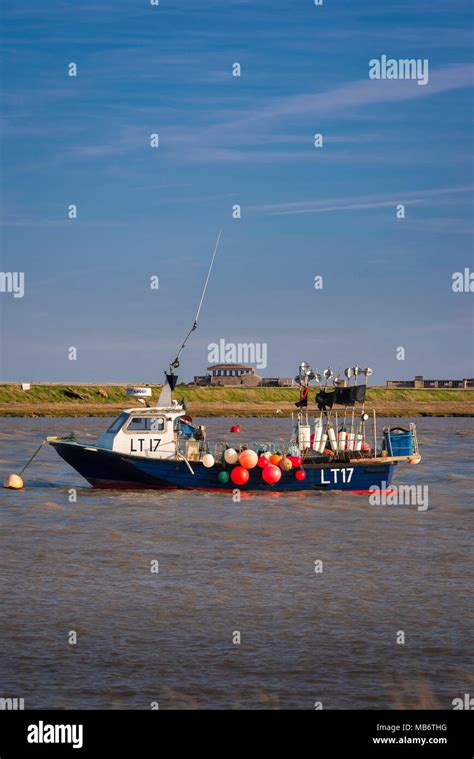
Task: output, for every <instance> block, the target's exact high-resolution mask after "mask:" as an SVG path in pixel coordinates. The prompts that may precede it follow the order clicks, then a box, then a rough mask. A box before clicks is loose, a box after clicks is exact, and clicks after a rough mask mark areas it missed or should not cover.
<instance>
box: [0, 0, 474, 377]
mask: <svg viewBox="0 0 474 759" xmlns="http://www.w3.org/2000/svg"><path fill="white" fill-rule="evenodd" d="M472 20H473V19H472V7H471V3H470V2H467V1H466V2H465V1H464V0H449V2H446V1H441V0H393V2H392V0H384V2H383V3H382V2H380V0H361V1H360V2H358V1H357V0H324V2H323V5H322V6H315V5H314V0H291V2H290V0H287V1H286V2H285V1H284V0H226V2H223V1H222V0H200V2H196V0H160V3H159V5H158V6H152V5H151V3H150V0H97V2H88V0H83V2H81V3H77V2H74V1H73V0H70V1H66V0H35V3H21V2H18V0H4V2H3V11H2V42H3V44H2V48H3V57H2V68H1V92H2V108H1V145H2V153H1V211H2V219H1V228H0V230H1V258H0V268H1V271H2V272H4V273H6V272H17V273H20V272H23V273H24V295H23V297H17V298H16V297H14V293H12V292H11V291H10V292H9V291H8V288H6V287H4V288H3V289H4V290H6V291H5V292H0V317H1V332H0V335H1V342H0V379H1V380H3V381H65V382H73V381H78V382H80V381H89V382H113V381H117V382H136V381H139V382H160V381H161V379H162V377H163V370H164V369H165V368H166V366H167V364H168V363H169V361H170V360H172V359H173V358H174V356H175V354H176V349H177V347H178V346H179V345H180V343H181V342H182V340H183V338H184V335H185V334H186V333H187V331H188V329H189V327H190V326H191V324H192V322H193V319H194V316H195V312H196V308H197V305H198V302H199V299H200V296H201V290H202V287H203V283H204V280H205V277H206V273H207V268H208V266H209V261H210V258H211V255H212V251H213V249H214V245H215V241H216V238H217V234H218V231H219V229H220V228H222V238H221V243H220V247H219V250H218V253H217V256H216V260H215V265H214V269H213V272H212V276H211V279H210V282H209V286H208V290H207V294H206V299H205V301H204V305H203V308H202V311H201V314H200V319H199V325H198V329H197V331H196V332H194V333H193V335H192V337H191V339H190V341H189V344H188V346H187V347H186V349H185V351H184V352H183V354H182V366H181V368H180V379H181V380H185V381H188V380H190V379H192V377H193V375H195V374H203V373H204V372H205V370H206V367H207V365H208V363H209V361H208V346H209V345H210V344H211V343H215V342H219V341H220V340H225V341H226V343H234V344H239V343H252V344H265V345H266V349H267V356H268V359H267V362H268V365H267V367H266V368H265V369H264V370H259V374H262V375H264V376H278V375H283V376H293V375H294V374H296V373H297V368H298V364H299V363H300V362H301V361H302V360H305V361H308V362H309V363H310V364H311V365H312V366H313V367H314V368H317V369H319V370H322V369H324V368H325V367H326V366H328V365H330V366H331V367H333V369H335V370H337V369H339V368H342V369H343V368H344V367H346V366H354V365H355V364H359V365H360V366H371V367H372V368H373V369H374V374H373V376H372V378H371V379H372V383H373V384H383V383H385V381H386V380H387V379H411V378H413V376H414V375H415V374H423V375H424V376H425V377H427V378H451V377H452V378H462V377H472V376H474V367H473V356H474V351H473V341H472V334H473V333H472V302H473V294H472V292H468V291H465V292H453V289H452V277H453V274H454V273H455V272H464V270H465V269H466V268H467V269H469V271H473V270H474V262H473V258H472V232H473V207H472V198H473V195H472V190H473V188H474V177H473V166H472V147H473V145H472V134H473V129H472V127H473V120H472V115H473V114H472V104H473V100H472V83H473V62H472ZM382 55H386V56H387V57H388V58H393V59H395V60H400V59H405V58H409V59H411V58H414V59H420V60H424V59H427V60H428V67H429V68H428V71H429V80H428V83H427V84H426V85H420V84H418V82H417V81H416V80H414V79H370V78H369V61H371V60H372V59H380V58H381V56H382ZM70 63H75V64H76V66H77V76H75V77H71V76H69V74H68V71H69V69H68V67H69V64H70ZM235 63H238V64H240V76H233V71H234V70H235V67H234V64H235ZM152 134H158V135H159V147H157V148H153V147H151V145H150V135H152ZM315 134H321V135H322V136H323V145H322V147H315V144H314V135H315ZM71 204H75V205H76V206H77V218H76V219H70V218H68V208H69V206H70V205H71ZM400 204H402V205H404V206H405V218H397V206H399V205H400ZM235 205H239V206H240V209H241V217H240V218H234V217H233V207H234V206H235ZM153 276H157V277H158V278H159V279H158V281H159V287H158V289H152V288H151V287H150V281H151V280H150V278H151V277H153ZM317 276H321V277H322V278H323V279H322V283H323V286H322V289H315V286H314V285H315V277H317ZM71 347H74V348H75V349H76V359H75V360H70V356H71V352H70V351H69V349H70V348H71ZM400 348H403V349H404V354H403V352H401V351H400V350H399V349H400ZM72 355H74V354H72ZM403 355H404V358H403V360H400V358H399V357H400V356H403ZM397 356H398V358H397Z"/></svg>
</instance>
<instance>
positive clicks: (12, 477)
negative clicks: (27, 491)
mask: <svg viewBox="0 0 474 759" xmlns="http://www.w3.org/2000/svg"><path fill="white" fill-rule="evenodd" d="M3 487H4V488H10V489H11V490H21V489H22V487H23V480H22V479H21V477H20V476H19V475H18V474H9V475H8V477H7V479H6V480H5V481H4V483H3Z"/></svg>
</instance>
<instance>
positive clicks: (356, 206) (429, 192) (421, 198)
mask: <svg viewBox="0 0 474 759" xmlns="http://www.w3.org/2000/svg"><path fill="white" fill-rule="evenodd" d="M473 192H474V185H465V186H460V187H440V188H433V189H425V190H423V189H422V190H414V191H410V192H404V191H400V192H399V193H391V194H390V195H388V194H383V193H381V194H377V195H366V196H363V197H361V196H351V197H345V198H333V199H317V200H297V201H291V202H281V203H267V204H263V205H256V206H251V207H250V208H248V209H247V210H248V211H249V212H252V211H253V212H264V213H268V214H270V215H287V214H303V213H328V212H332V211H345V210H365V209H369V208H384V207H387V206H393V205H395V204H397V203H403V204H404V205H414V204H420V203H426V202H427V201H429V200H431V201H436V199H440V198H442V197H443V196H445V195H453V194H458V193H470V194H472V193H473Z"/></svg>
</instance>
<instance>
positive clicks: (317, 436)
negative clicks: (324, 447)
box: [313, 419, 323, 451]
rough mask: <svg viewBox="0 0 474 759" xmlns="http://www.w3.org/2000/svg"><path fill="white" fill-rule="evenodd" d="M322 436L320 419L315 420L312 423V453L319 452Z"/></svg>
mask: <svg viewBox="0 0 474 759" xmlns="http://www.w3.org/2000/svg"><path fill="white" fill-rule="evenodd" d="M322 436H323V423H322V421H321V419H317V420H316V421H315V423H314V438H313V451H318V450H319V446H320V445H321V438H322Z"/></svg>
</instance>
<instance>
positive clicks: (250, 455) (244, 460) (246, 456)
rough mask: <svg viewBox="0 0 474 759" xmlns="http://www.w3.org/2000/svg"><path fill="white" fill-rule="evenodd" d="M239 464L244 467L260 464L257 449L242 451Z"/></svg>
mask: <svg viewBox="0 0 474 759" xmlns="http://www.w3.org/2000/svg"><path fill="white" fill-rule="evenodd" d="M239 464H240V466H243V467H244V469H253V468H254V467H256V466H257V464H258V456H257V454H256V453H255V451H251V450H246V451H242V453H241V454H240V456H239Z"/></svg>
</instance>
